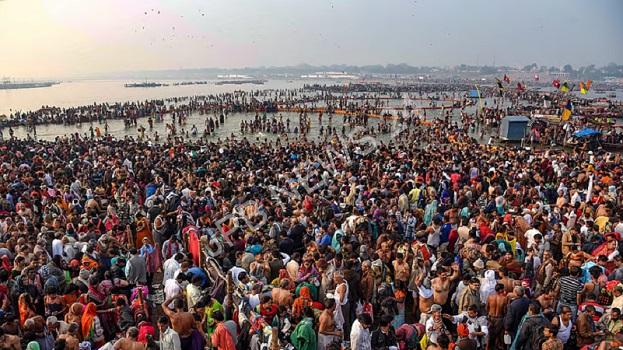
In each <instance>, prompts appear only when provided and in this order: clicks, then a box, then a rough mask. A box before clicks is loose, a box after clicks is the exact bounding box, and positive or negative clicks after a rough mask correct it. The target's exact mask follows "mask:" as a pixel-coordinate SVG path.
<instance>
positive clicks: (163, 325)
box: [158, 315, 169, 333]
mask: <svg viewBox="0 0 623 350" xmlns="http://www.w3.org/2000/svg"><path fill="white" fill-rule="evenodd" d="M167 328H169V317H168V316H166V315H162V316H160V318H159V319H158V329H159V330H160V333H164V332H165V331H166V330H167Z"/></svg>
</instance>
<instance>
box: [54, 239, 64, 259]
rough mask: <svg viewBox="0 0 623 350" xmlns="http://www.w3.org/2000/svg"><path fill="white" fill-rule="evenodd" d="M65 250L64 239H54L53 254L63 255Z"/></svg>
mask: <svg viewBox="0 0 623 350" xmlns="http://www.w3.org/2000/svg"><path fill="white" fill-rule="evenodd" d="M63 251H64V249H63V241H61V240H60V239H54V240H53V241H52V256H55V255H60V256H63Z"/></svg>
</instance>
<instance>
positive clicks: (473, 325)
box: [427, 312, 489, 345]
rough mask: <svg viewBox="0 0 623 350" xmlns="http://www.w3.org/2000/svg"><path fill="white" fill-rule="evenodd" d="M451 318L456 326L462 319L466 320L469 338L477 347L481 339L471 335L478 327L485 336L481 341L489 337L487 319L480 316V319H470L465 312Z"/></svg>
mask: <svg viewBox="0 0 623 350" xmlns="http://www.w3.org/2000/svg"><path fill="white" fill-rule="evenodd" d="M452 317H453V319H452V323H454V324H457V323H459V322H462V321H463V320H464V319H467V329H469V338H470V339H473V340H475V341H476V342H477V343H478V344H479V345H481V344H480V339H481V338H480V337H477V336H474V335H473V334H474V332H476V331H477V328H478V327H480V331H481V332H483V333H484V334H485V335H484V336H483V337H482V339H487V338H488V337H489V328H488V327H487V318H486V317H485V316H480V317H478V316H476V317H474V318H471V317H469V316H468V315H467V312H465V313H462V314H460V315H456V316H452ZM431 319H432V318H431ZM427 323H428V322H427Z"/></svg>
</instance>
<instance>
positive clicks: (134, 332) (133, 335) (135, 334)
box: [126, 327, 138, 340]
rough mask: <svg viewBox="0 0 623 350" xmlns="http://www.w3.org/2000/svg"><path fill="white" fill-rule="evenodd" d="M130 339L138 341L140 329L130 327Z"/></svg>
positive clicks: (128, 334)
mask: <svg viewBox="0 0 623 350" xmlns="http://www.w3.org/2000/svg"><path fill="white" fill-rule="evenodd" d="M126 334H127V336H128V338H130V339H134V340H136V339H137V338H138V328H136V327H130V328H128V332H127V333H126Z"/></svg>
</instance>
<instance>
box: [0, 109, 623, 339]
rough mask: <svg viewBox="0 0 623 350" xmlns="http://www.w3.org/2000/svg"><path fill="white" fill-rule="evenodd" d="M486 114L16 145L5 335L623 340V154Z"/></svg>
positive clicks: (2, 187) (1, 234) (0, 315)
mask: <svg viewBox="0 0 623 350" xmlns="http://www.w3.org/2000/svg"><path fill="white" fill-rule="evenodd" d="M308 118H311V116H309V117H308ZM327 118H328V116H327ZM333 118H342V117H341V116H333ZM357 118H358V117H353V120H352V123H353V126H354V125H359V124H361V125H363V124H364V122H365V121H367V120H366V119H365V118H363V117H362V118H361V119H357ZM478 118H479V116H475V115H471V116H470V115H468V114H464V115H463V116H462V118H460V119H459V120H452V119H451V118H450V115H449V114H446V115H445V119H443V118H442V119H438V120H436V121H434V122H432V123H428V124H422V123H419V122H413V120H412V119H410V118H406V119H400V120H399V121H398V122H397V123H398V124H397V125H395V126H394V128H397V129H399V130H400V131H399V132H396V133H394V134H392V137H391V138H390V139H389V140H386V141H384V142H380V141H379V142H376V143H374V144H370V142H369V140H367V141H366V139H365V138H362V139H353V136H352V135H350V137H344V136H343V135H342V136H340V135H339V133H335V132H332V133H330V134H328V135H327V136H326V137H324V138H323V139H322V140H307V139H306V138H305V137H304V135H303V136H301V137H300V138H298V139H295V140H288V141H284V140H282V139H279V138H272V139H270V140H265V141H257V142H251V141H249V140H247V139H246V138H241V139H240V138H239V139H233V138H226V139H222V140H218V141H208V140H205V139H200V140H197V141H193V142H176V141H174V140H168V141H167V142H163V143H147V142H143V141H140V140H135V139H133V138H130V137H126V138H124V139H121V138H119V139H115V138H113V137H112V136H111V135H103V136H101V137H95V138H82V137H80V136H79V135H77V134H75V135H72V136H64V137H61V136H59V137H58V138H57V139H56V140H55V142H45V141H36V140H33V139H29V140H18V139H16V138H11V139H9V140H3V141H1V142H0V258H1V266H0V300H1V301H2V307H1V310H0V338H1V339H2V340H3V341H1V342H0V349H29V350H31V349H45V350H50V349H70V350H76V349H79V350H83V349H128V350H130V349H131V350H134V349H147V348H149V349H162V350H182V349H183V350H186V349H205V348H208V349H219V350H220V349H224V350H233V349H265V348H270V349H282V348H289V349H296V350H312V349H313V350H316V349H317V350H329V349H351V350H388V349H400V350H404V349H422V350H424V349H444V350H445V349H463V350H470V349H477V350H485V349H487V350H502V349H517V350H520V349H529V350H541V349H546V350H549V349H553V350H560V349H569V350H573V349H598V350H608V349H617V348H618V346H621V345H623V319H621V307H623V284H621V281H622V278H623V259H622V258H623V257H622V256H621V250H622V245H621V241H622V238H621V234H623V210H622V209H621V203H622V200H623V188H622V185H621V180H622V179H621V177H622V176H623V167H622V166H621V164H622V163H621V155H620V154H618V153H610V152H605V151H600V150H595V152H594V153H593V152H587V151H585V150H571V151H569V150H550V149H547V148H546V149H530V150H526V149H523V148H515V147H512V146H497V145H483V144H482V143H479V142H477V140H476V139H474V138H473V137H472V136H470V135H472V134H473V128H472V122H474V121H475V120H478ZM349 122H351V120H349ZM253 123H256V124H253ZM268 123H272V122H268V121H266V120H264V121H262V120H261V118H260V117H259V116H258V117H257V119H256V120H255V122H252V123H251V124H250V126H249V125H246V124H245V128H246V127H250V128H251V129H250V131H257V130H258V129H257V128H259V129H260V130H266V129H264V128H267V127H268V125H270V124H268ZM253 125H256V126H253ZM273 125H274V124H273ZM269 129H270V128H269ZM277 131H279V130H277Z"/></svg>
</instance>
